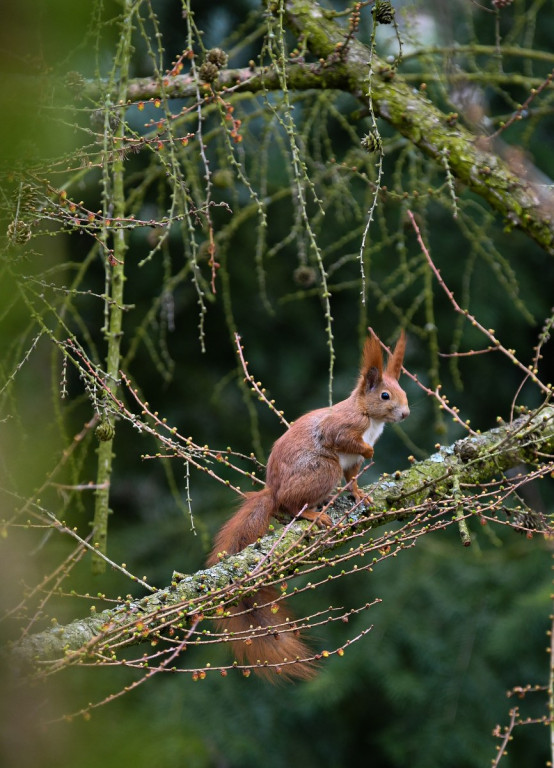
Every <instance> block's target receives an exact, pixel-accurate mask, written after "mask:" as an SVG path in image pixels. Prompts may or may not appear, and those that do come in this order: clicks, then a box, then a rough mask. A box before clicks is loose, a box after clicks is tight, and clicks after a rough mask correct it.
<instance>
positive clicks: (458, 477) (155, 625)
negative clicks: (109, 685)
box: [11, 406, 554, 673]
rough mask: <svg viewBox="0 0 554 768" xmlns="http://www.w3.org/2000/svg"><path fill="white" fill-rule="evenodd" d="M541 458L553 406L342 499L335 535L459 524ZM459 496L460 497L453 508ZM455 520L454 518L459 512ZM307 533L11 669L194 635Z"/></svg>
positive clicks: (31, 639) (21, 645) (55, 633)
mask: <svg viewBox="0 0 554 768" xmlns="http://www.w3.org/2000/svg"><path fill="white" fill-rule="evenodd" d="M538 452H539V453H540V457H539V460H540V461H542V463H543V464H546V462H547V459H545V455H548V456H552V454H554V406H546V407H543V408H542V409H539V410H538V411H537V412H535V413H534V414H532V415H523V416H521V417H519V418H518V419H516V420H515V421H514V422H513V423H511V424H503V425H502V426H499V427H497V428H495V429H491V430H490V431H488V432H485V433H483V434H478V435H475V436H472V437H467V438H465V439H463V440H458V441H457V442H456V443H454V444H453V445H451V446H444V447H442V448H441V449H440V450H439V451H438V452H437V453H435V454H433V455H432V456H430V457H429V458H428V459H426V460H425V461H421V462H417V463H414V464H413V465H412V466H411V467H410V468H409V469H407V470H405V471H403V472H397V473H395V475H394V477H391V476H389V475H383V476H382V477H381V478H380V479H379V480H378V481H377V482H376V483H373V484H372V485H369V486H367V487H366V488H365V489H364V491H366V492H367V493H368V494H369V495H370V497H371V499H372V502H371V506H370V507H369V509H364V510H363V511H362V510H360V508H359V507H355V508H354V509H352V503H351V501H348V500H347V499H346V498H345V497H344V496H343V497H342V498H341V499H340V500H339V501H337V502H336V503H335V504H333V506H332V508H331V509H330V510H329V512H330V514H331V517H332V519H333V522H334V523H335V524H336V528H334V529H332V532H334V533H337V531H338V532H339V533H340V531H341V529H342V525H343V524H344V521H345V519H347V520H348V524H349V525H355V528H356V532H357V533H359V532H360V531H364V530H371V529H376V528H379V527H383V526H386V525H388V524H390V523H391V522H392V521H395V520H398V519H400V518H401V519H406V518H407V517H409V516H410V515H412V516H416V515H418V514H422V513H426V514H429V513H430V512H433V511H435V512H436V511H437V510H439V512H441V502H447V501H448V500H450V502H451V504H452V503H453V504H454V506H456V510H455V516H456V517H459V505H460V494H459V489H460V487H463V486H470V487H471V488H472V489H473V490H474V489H476V488H477V487H478V486H479V485H480V484H483V483H487V482H489V481H491V480H493V479H494V478H497V477H498V476H499V475H502V473H503V472H505V471H506V470H508V469H510V468H512V467H515V466H517V465H520V464H536V463H537V460H538ZM453 489H458V492H457V493H455V494H454V496H455V499H454V501H452V499H453ZM472 492H473V491H472ZM449 513H450V516H451V517H452V509H449ZM307 527H308V526H307V523H306V522H305V521H302V522H294V523H292V524H291V525H289V526H287V529H286V531H285V533H283V532H282V531H277V532H273V533H271V534H269V535H267V536H265V537H264V538H263V539H262V540H261V541H260V542H258V543H256V544H253V545H251V546H249V547H247V548H246V549H245V550H243V551H242V552H240V553H238V554H236V555H233V556H232V557H229V558H226V559H224V560H222V562H220V563H218V564H217V565H215V566H212V567H211V568H208V569H206V570H201V571H198V572H197V573H195V574H190V575H186V576H181V575H178V574H174V578H173V581H172V583H171V585H170V586H168V587H166V588H165V589H160V590H158V591H157V592H155V593H153V594H150V595H147V596H146V597H144V598H142V599H139V600H133V599H131V598H129V599H127V600H126V601H125V602H124V603H122V604H121V605H118V606H117V607H115V608H111V609H107V610H105V611H102V612H101V613H99V614H95V615H92V616H89V617H86V618H82V619H78V620H76V621H74V622H72V623H70V624H68V625H66V626H54V627H51V628H49V629H47V630H45V631H43V632H40V633H38V634H35V635H31V636H28V637H24V638H23V639H22V640H21V641H20V642H18V643H16V644H14V645H13V647H12V649H11V656H12V661H13V662H14V663H15V664H16V665H17V666H18V667H20V668H23V669H25V670H28V669H29V668H31V669H33V668H35V670H36V668H38V670H39V673H40V670H42V671H47V672H49V671H51V669H52V668H56V666H61V665H65V664H67V663H77V662H79V661H82V660H85V659H89V660H90V659H91V658H98V657H99V656H101V657H102V658H103V659H104V660H105V658H106V656H105V655H102V654H106V653H107V652H108V651H107V650H106V649H107V648H108V647H109V646H108V639H109V640H110V641H111V642H113V641H114V636H115V637H116V638H117V646H118V647H123V646H129V645H138V644H141V643H144V642H151V641H152V639H153V638H154V637H156V633H158V632H160V630H162V629H166V630H167V628H168V627H169V626H177V627H179V628H180V629H183V628H186V627H195V626H196V625H197V624H198V622H199V621H201V619H202V618H203V617H204V616H207V615H213V614H214V613H216V612H217V608H218V606H219V605H220V599H221V597H222V596H224V597H225V598H226V599H229V597H230V594H231V592H230V590H231V589H234V590H236V591H237V592H240V591H241V590H242V592H243V593H244V590H245V589H247V590H249V591H252V590H253V589H254V588H255V586H259V572H258V581H256V576H255V575H254V577H253V578H252V576H253V574H252V572H253V571H255V569H256V567H258V566H259V565H260V563H262V562H265V563H267V562H271V563H272V564H276V565H277V568H278V572H279V573H281V572H282V567H281V566H282V562H283V558H284V557H287V556H290V553H291V550H293V549H296V550H297V551H298V552H299V553H300V554H299V557H298V558H297V563H300V562H301V558H302V549H303V548H302V547H301V548H299V546H298V545H299V542H300V541H301V540H302V539H303V538H305V536H306V529H307ZM319 535H320V536H321V542H318V541H317V540H316V541H315V542H314V540H313V539H312V541H311V542H310V547H313V546H315V547H316V550H315V555H316V557H317V558H320V557H321V556H324V555H326V554H328V553H329V552H330V551H331V550H332V549H334V548H336V547H338V546H341V544H342V543H343V540H342V539H341V538H340V536H338V537H337V536H335V537H328V534H327V533H323V534H318V536H319ZM327 538H328V539H329V540H327ZM304 546H305V545H304ZM313 554H314V550H313V549H312V551H311V555H313ZM291 570H294V569H291ZM249 579H250V581H249Z"/></svg>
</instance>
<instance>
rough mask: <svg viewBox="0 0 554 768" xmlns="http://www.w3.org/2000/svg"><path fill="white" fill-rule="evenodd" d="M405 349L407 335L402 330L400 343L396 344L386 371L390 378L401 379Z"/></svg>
mask: <svg viewBox="0 0 554 768" xmlns="http://www.w3.org/2000/svg"><path fill="white" fill-rule="evenodd" d="M405 349H406V334H405V333H404V330H401V331H400V336H399V337H398V341H397V342H396V346H395V348H394V352H393V353H392V355H391V356H390V357H389V362H388V363H387V371H386V372H387V373H388V375H389V376H393V377H394V378H395V379H399V378H400V373H401V371H402V361H403V360H404V351H405Z"/></svg>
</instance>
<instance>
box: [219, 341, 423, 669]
mask: <svg viewBox="0 0 554 768" xmlns="http://www.w3.org/2000/svg"><path fill="white" fill-rule="evenodd" d="M405 346H406V338H405V334H404V331H402V332H401V334H400V337H399V339H398V342H397V343H396V346H395V348H394V352H393V353H392V355H391V356H390V357H389V360H388V364H387V366H386V368H385V369H383V356H382V353H381V346H380V342H379V340H378V339H377V337H376V336H375V335H374V334H373V332H372V335H371V336H368V337H367V339H366V341H365V344H364V349H363V355H362V362H361V368H360V375H359V378H358V381H357V384H356V386H355V388H354V390H353V391H352V393H351V395H350V396H349V397H347V398H346V400H342V401H341V402H338V403H336V404H335V405H332V406H328V407H326V408H318V409H317V410H314V411H309V412H308V413H306V414H304V415H303V416H301V417H300V418H299V419H298V420H297V421H295V422H294V423H293V424H292V425H291V427H290V428H289V429H288V431H287V432H285V433H284V434H283V435H281V437H280V438H279V439H278V440H277V441H276V442H275V444H274V445H273V448H272V450H271V454H270V456H269V459H268V462H267V468H266V484H265V488H264V489H263V490H261V491H254V492H251V493H247V494H245V500H244V501H243V503H242V505H241V506H240V508H239V509H238V511H237V512H236V513H235V514H234V515H233V517H231V518H230V520H228V521H227V522H226V523H225V524H224V525H223V527H222V528H221V530H220V531H219V533H218V534H217V536H216V538H215V542H214V547H213V550H212V552H211V554H210V556H209V558H208V561H207V565H208V566H210V565H214V564H215V563H217V562H219V560H220V559H221V558H222V557H223V556H225V555H231V554H235V553H237V552H240V551H241V550H242V549H244V548H245V547H246V546H248V545H249V544H252V543H254V542H255V541H257V540H258V539H259V538H260V537H262V536H264V535H265V534H266V533H267V530H268V528H269V524H270V520H271V517H272V516H273V517H278V518H279V519H282V518H283V517H290V518H291V519H293V518H295V517H301V518H304V519H305V520H311V521H313V522H314V523H315V524H316V525H318V526H319V527H322V528H323V527H329V526H331V525H332V521H331V518H330V517H329V515H327V514H326V513H324V512H321V511H319V510H318V506H320V505H323V504H324V503H325V502H326V501H327V500H328V499H329V497H330V496H331V495H332V494H333V492H334V491H335V489H336V487H337V486H338V485H339V483H340V481H341V479H342V477H344V479H345V481H346V483H347V484H349V490H350V492H351V493H352V494H353V495H354V497H355V499H356V501H358V502H362V501H363V499H364V498H365V497H364V493H363V492H362V491H361V490H360V489H359V487H358V483H357V480H356V476H357V475H358V473H359V471H360V468H361V465H362V462H363V460H364V459H371V458H372V457H373V445H374V443H375V441H376V440H377V439H378V438H379V436H380V435H381V433H382V431H383V428H384V426H385V423H387V422H389V423H390V422H399V421H403V420H404V419H405V418H406V417H407V416H409V413H410V409H409V407H408V399H407V397H406V393H405V392H404V390H403V389H402V387H401V386H400V384H399V383H398V379H399V377H400V372H401V369H402V361H403V359H404V350H405ZM277 596H278V594H277V591H276V590H275V589H274V588H272V587H262V588H261V589H259V590H257V591H256V593H255V594H254V595H251V596H248V597H244V598H242V599H241V601H240V602H239V603H238V605H235V606H231V607H230V608H228V609H226V616H225V618H223V619H218V626H220V627H221V628H222V629H223V630H224V632H225V634H226V635H227V636H228V637H230V638H232V637H233V635H237V640H236V641H235V642H234V644H233V645H234V648H233V650H234V653H235V656H236V657H237V660H238V661H239V662H240V663H244V662H246V663H247V664H249V665H252V666H253V668H254V671H255V672H256V673H257V674H259V675H261V676H262V677H265V678H266V679H268V680H271V681H274V680H275V678H274V674H275V673H276V672H277V673H278V674H280V675H281V677H282V678H285V679H294V678H296V679H307V678H310V677H312V676H313V675H314V674H315V670H314V666H315V665H314V663H313V662H311V661H300V659H306V657H307V656H309V655H310V652H309V649H308V647H307V646H306V645H305V644H304V642H303V641H302V640H301V639H300V638H299V637H298V632H297V630H296V629H295V627H294V624H293V623H291V620H290V618H289V617H287V618H286V619H284V621H283V619H279V618H276V617H275V616H274V615H273V614H274V612H275V609H276V605H280V607H281V615H283V614H282V608H283V604H282V603H277V604H275V600H276V598H277ZM276 625H280V629H279V631H278V630H277V629H274V628H273V629H272V627H275V626H276ZM281 627H284V628H281ZM297 660H298V661H297ZM290 662H295V663H292V664H291V663H290ZM281 664H284V666H282V667H281V666H280V665H281Z"/></svg>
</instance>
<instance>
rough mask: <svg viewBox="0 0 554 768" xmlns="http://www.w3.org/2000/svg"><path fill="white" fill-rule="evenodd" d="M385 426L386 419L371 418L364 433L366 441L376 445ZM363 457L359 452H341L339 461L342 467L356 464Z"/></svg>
mask: <svg viewBox="0 0 554 768" xmlns="http://www.w3.org/2000/svg"><path fill="white" fill-rule="evenodd" d="M384 426H385V422H384V421H376V420H375V419H371V421H370V423H369V427H368V428H367V429H366V431H365V432H364V434H363V435H362V438H363V440H364V442H366V443H367V444H368V445H374V444H375V442H376V441H377V439H378V437H379V436H380V434H381V432H382V431H383V428H384ZM362 458H363V457H362V456H361V455H360V454H359V453H339V463H340V465H341V467H342V469H348V468H349V467H353V466H354V464H357V463H358V462H359V461H361V460H362Z"/></svg>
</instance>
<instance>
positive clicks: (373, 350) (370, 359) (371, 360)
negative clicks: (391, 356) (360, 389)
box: [360, 331, 383, 377]
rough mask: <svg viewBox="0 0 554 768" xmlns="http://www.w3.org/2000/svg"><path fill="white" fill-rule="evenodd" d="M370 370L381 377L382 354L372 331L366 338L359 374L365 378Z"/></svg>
mask: <svg viewBox="0 0 554 768" xmlns="http://www.w3.org/2000/svg"><path fill="white" fill-rule="evenodd" d="M372 368H375V369H376V372H377V374H378V376H379V377H381V376H382V375H383V353H382V352H381V345H380V344H379V340H378V338H377V336H376V335H375V333H374V332H373V331H371V336H368V337H367V339H366V340H365V344H364V352H363V355H362V369H361V371H360V373H361V374H362V376H364V377H367V376H368V375H369V373H370V370H371V369H372Z"/></svg>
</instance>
